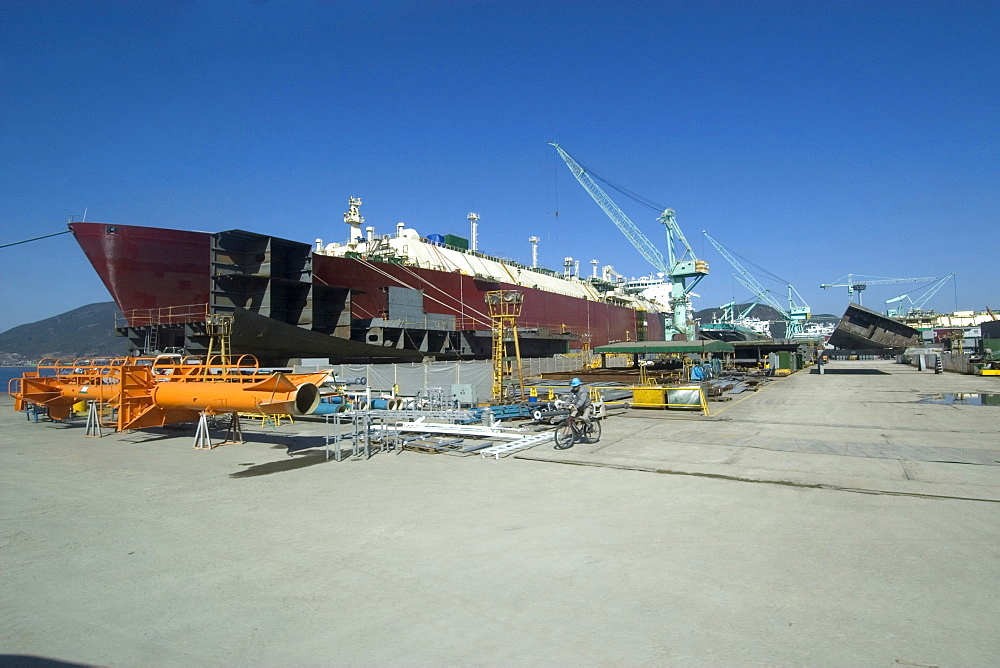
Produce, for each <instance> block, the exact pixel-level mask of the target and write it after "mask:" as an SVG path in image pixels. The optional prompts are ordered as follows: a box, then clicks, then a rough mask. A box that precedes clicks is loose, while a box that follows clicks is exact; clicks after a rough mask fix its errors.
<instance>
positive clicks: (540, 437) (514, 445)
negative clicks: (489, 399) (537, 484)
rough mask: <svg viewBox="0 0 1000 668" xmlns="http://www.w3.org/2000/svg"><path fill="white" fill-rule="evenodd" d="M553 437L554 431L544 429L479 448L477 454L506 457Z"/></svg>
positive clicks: (494, 457)
mask: <svg viewBox="0 0 1000 668" xmlns="http://www.w3.org/2000/svg"><path fill="white" fill-rule="evenodd" d="M554 437H555V432H551V431H545V432H542V433H540V434H535V435H533V436H522V437H521V438H519V439H517V440H515V441H508V442H507V443H498V444H496V445H492V446H490V447H488V448H485V449H483V450H481V451H480V453H479V454H480V455H481V456H482V457H483V458H486V457H492V458H493V459H500V458H501V457H506V456H507V455H510V454H513V453H514V452H516V451H518V450H526V449H528V448H533V447H535V446H536V445H541V444H542V443H548V442H549V441H551V440H552V439H553V438H554Z"/></svg>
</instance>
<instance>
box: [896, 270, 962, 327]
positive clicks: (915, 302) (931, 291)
mask: <svg viewBox="0 0 1000 668" xmlns="http://www.w3.org/2000/svg"><path fill="white" fill-rule="evenodd" d="M954 277H955V274H954V273H951V274H948V275H947V276H943V277H942V278H939V279H938V280H936V281H935V282H934V283H932V284H931V285H930V286H929V287H928V288H927V290H926V291H925V292H923V293H922V294H920V296H918V297H917V298H916V299H911V298H910V293H906V294H902V295H899V296H898V297H893V298H892V299H886V300H885V303H886V304H897V303H900V302H902V301H903V300H904V299H905V300H906V301H909V302H910V305H909V306H903V305H902V304H900V305H899V306H896V307H894V308H891V309H889V310H888V311H886V315H888V316H889V317H891V318H908V317H911V316H918V315H923V314H925V313H926V311H924V304H926V303H927V302H928V301H930V298H931V297H933V296H934V295H936V294H937V292H938V290H940V289H941V288H943V287H944V284H945V283H947V282H948V281H950V280H951V279H953V278H954ZM930 313H933V311H930Z"/></svg>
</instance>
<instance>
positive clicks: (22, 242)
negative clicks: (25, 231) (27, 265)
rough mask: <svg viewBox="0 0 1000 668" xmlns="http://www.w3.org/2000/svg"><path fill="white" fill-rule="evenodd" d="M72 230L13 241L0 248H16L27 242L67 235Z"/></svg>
mask: <svg viewBox="0 0 1000 668" xmlns="http://www.w3.org/2000/svg"><path fill="white" fill-rule="evenodd" d="M72 231H73V230H63V231H62V232H53V233H52V234H43V235H42V236H40V237H35V238H34V239H25V240H24V241H15V242H13V243H9V244H3V245H0V248H7V247H8V246H17V245H18V244H26V243H28V242H29V241H38V240H40V239H48V238H49V237H58V236H59V235H60V234H69V233H70V232H72Z"/></svg>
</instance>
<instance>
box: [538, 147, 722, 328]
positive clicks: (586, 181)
mask: <svg viewBox="0 0 1000 668" xmlns="http://www.w3.org/2000/svg"><path fill="white" fill-rule="evenodd" d="M549 145H550V146H554V147H555V149H556V151H558V152H559V155H560V157H562V159H563V161H564V162H565V163H566V166H567V167H569V171H570V172H572V173H573V176H575V177H576V180H577V181H579V182H580V185H582V186H583V188H584V190H586V191H587V192H588V193H589V194H590V196H591V197H593V198H594V201H595V202H597V204H598V205H599V206H600V207H601V208H602V209H604V213H606V214H608V217H609V218H611V220H612V221H614V223H615V225H617V226H618V229H619V230H621V232H622V234H624V235H625V238H626V239H628V240H629V241H631V242H632V245H633V246H635V248H636V250H638V251H639V253H640V254H641V255H642V256H643V257H644V258H646V261H647V262H649V263H650V264H651V265H653V267H654V268H655V269H656V270H657V271H658V272H661V273H662V274H663V275H664V276H666V277H668V278H669V279H670V308H671V310H672V311H673V324H672V326H670V327H668V332H667V333H668V334H671V335H675V334H683V335H684V336H685V337H686V338H687V339H688V340H689V341H690V340H692V339H694V326H693V324H692V325H689V324H688V312H689V311H690V308H691V298H690V297H689V296H688V295H689V294H690V292H691V290H692V289H694V286H696V285H697V284H698V282H699V281H700V280H701V279H702V278H704V277H705V276H706V275H707V274H708V263H707V262H705V261H703V260H699V259H697V258H696V257H695V255H694V251H693V250H692V249H691V245H690V244H689V243H688V242H687V239H686V238H684V233H683V232H681V228H680V226H679V225H678V224H677V219H676V218H675V217H674V211H673V209H663V212H662V213H661V214H660V216H659V220H660V222H661V223H663V226H664V228H665V229H666V234H667V257H666V258H664V257H663V253H661V252H660V251H659V249H658V248H656V246H654V245H653V244H652V242H650V240H649V239H647V238H646V235H644V234H643V233H642V231H641V230H639V228H638V227H636V226H635V223H633V222H632V221H631V220H630V219H629V217H628V216H626V215H625V213H624V212H622V210H621V209H620V208H618V205H617V204H615V203H614V202H613V201H612V200H611V198H610V197H608V195H607V194H606V193H605V192H604V190H602V189H601V187H600V186H599V185H597V182H596V181H595V180H594V179H593V178H592V177H591V176H590V174H589V173H588V172H587V170H586V169H584V168H583V167H581V166H580V163H578V162H577V161H576V160H574V159H573V157H572V156H571V155H570V154H569V153H567V152H566V151H564V150H563V149H562V147H561V146H559V144H555V143H551V142H550V144H549ZM647 206H648V204H647ZM676 244H682V245H683V251H682V252H681V253H680V254H678V253H677V249H676V248H675V245H676ZM688 279H691V282H690V284H688V283H687V281H688Z"/></svg>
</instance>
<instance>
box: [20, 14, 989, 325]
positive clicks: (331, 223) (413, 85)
mask: <svg viewBox="0 0 1000 668" xmlns="http://www.w3.org/2000/svg"><path fill="white" fill-rule="evenodd" d="M997 34H1000V4H998V3H995V2H961V1H949V2H920V1H912V0H911V1H908V2H850V1H841V2H824V3H802V2H723V1H718V2H712V1H706V2H695V1H691V2H670V1H660V2H614V3H612V2H587V1H580V0H577V1H568V0H567V1H549V2H546V1H539V2H477V1H475V0H466V1H462V2H458V1H443V0H442V1H427V2H403V1H390V0H381V1H379V0H375V1H368V2H364V3H361V2H320V1H298V2H296V1H285V2H280V1H277V0H273V1H270V2H267V1H265V2H255V1H251V0H245V1H235V0H234V1H221V0H211V1H209V0H186V1H178V2H168V1H163V2H126V1H124V0H123V1H120V2H86V1H83V0H78V1H65V2H46V1H44V0H26V1H23V2H22V1H12V0H0V113H2V115H0V155H2V160H0V244H2V243H10V242H13V241H19V240H21V239H26V238H29V237H34V236H38V235H42V234H48V233H52V232H58V231H61V230H64V229H65V223H66V219H67V216H69V215H76V216H78V217H79V216H81V215H82V214H83V213H84V211H86V212H87V220H90V221H101V222H108V223H118V224H139V225H150V226H161V227H173V228H180V229H196V230H204V231H213V232H214V231H219V230H224V229H231V228H243V229H248V230H252V231H255V232H261V233H267V234H273V235H277V236H283V237H287V238H291V239H296V240H301V241H306V242H311V241H312V240H313V239H315V238H317V237H321V238H323V239H324V240H327V241H335V240H341V239H342V238H345V237H346V230H347V227H346V225H344V224H343V222H342V213H343V212H344V211H345V210H346V205H347V199H348V197H350V196H357V197H361V198H362V199H363V200H364V205H363V206H362V214H363V215H364V216H365V218H366V219H367V223H368V224H372V225H375V226H376V228H377V229H378V231H379V232H390V231H392V230H393V229H394V226H395V224H396V222H397V221H405V222H406V223H407V224H408V225H409V226H412V227H416V228H417V229H418V230H419V231H421V233H423V234H431V233H442V234H444V233H454V234H459V235H462V236H468V222H467V221H466V215H467V214H468V212H470V211H475V212H477V213H479V214H480V216H481V217H482V219H481V221H480V227H479V229H480V248H481V249H483V250H486V251H488V252H491V253H493V254H496V255H502V256H506V257H510V258H513V259H515V260H518V261H521V262H525V263H527V262H530V257H531V255H530V245H529V243H528V241H527V239H528V237H529V236H531V235H537V236H539V237H540V238H541V240H542V241H541V244H540V246H539V256H540V261H541V263H542V264H544V265H546V266H549V267H552V268H556V269H558V268H559V267H560V266H561V263H562V259H563V257H565V256H572V257H574V258H577V259H579V260H580V261H581V267H583V269H582V271H585V272H589V269H590V260H591V259H597V260H599V261H600V262H601V264H602V265H603V264H612V265H614V266H615V268H616V269H617V270H618V271H619V272H621V273H622V274H625V275H628V276H640V275H642V274H645V273H648V272H649V271H650V267H649V266H648V265H647V264H646V263H645V261H644V260H643V259H642V257H641V256H640V255H639V253H638V252H637V251H635V250H634V249H633V248H632V247H631V245H630V244H629V242H628V241H627V240H626V239H625V238H624V237H623V236H622V234H621V233H620V232H619V231H618V230H617V228H616V227H615V226H614V225H613V224H612V222H611V221H610V219H608V218H607V217H606V216H605V214H604V213H603V212H602V211H601V210H600V209H599V208H598V206H597V205H596V204H595V203H594V202H593V201H592V200H591V199H590V197H589V196H588V195H587V194H586V192H585V191H584V190H583V189H582V188H581V187H580V185H579V184H578V183H577V182H576V181H575V180H574V179H573V177H572V175H571V174H570V172H569V170H568V169H567V168H566V166H565V165H564V164H563V163H562V161H561V160H560V159H559V157H558V155H557V154H556V152H555V150H554V149H553V148H552V147H551V146H548V145H547V142H559V143H560V144H561V145H562V146H563V147H564V148H565V149H566V150H567V151H568V152H569V153H570V154H572V155H573V156H574V157H575V158H576V159H577V160H579V161H580V162H581V163H582V164H584V165H585V166H587V167H588V168H590V169H592V170H593V171H595V172H597V173H598V174H600V175H601V176H603V177H605V178H607V179H609V180H611V181H613V182H615V183H618V184H621V185H622V186H624V187H626V188H628V189H629V190H631V191H634V192H637V193H640V194H642V195H643V196H645V197H647V198H649V199H650V200H653V201H655V202H657V203H661V204H663V205H665V206H669V207H671V208H673V209H674V210H675V211H676V212H677V213H676V215H677V220H678V222H679V223H680V225H681V227H682V229H683V230H684V232H685V234H686V235H687V237H688V239H689V240H690V242H691V244H692V246H693V247H694V249H695V252H696V254H697V255H699V256H700V257H702V258H703V259H706V260H708V261H709V262H710V263H711V266H712V273H711V275H710V276H709V277H707V278H706V279H705V280H704V281H702V283H701V284H700V285H699V286H698V288H697V289H696V290H695V292H696V293H697V294H698V295H700V297H698V298H696V299H695V307H696V308H706V307H709V306H717V305H719V304H722V303H724V302H727V301H730V300H732V299H734V298H735V299H737V300H747V299H748V296H749V293H748V292H747V291H746V290H745V289H743V288H742V287H740V286H739V285H738V284H737V283H736V281H735V280H734V279H733V278H732V273H733V270H732V269H731V267H730V266H729V265H728V264H727V263H726V262H725V260H723V259H722V257H721V256H719V255H718V253H717V252H716V251H715V250H714V249H713V248H712V247H711V246H710V245H709V244H708V243H707V242H706V241H705V240H704V238H703V237H702V235H701V230H703V229H704V230H708V232H709V233H710V234H711V235H712V236H713V237H715V238H716V239H718V240H719V241H720V242H721V243H723V244H724V245H725V246H727V247H728V248H730V250H732V251H734V252H735V253H737V254H739V255H741V256H742V257H744V258H746V259H748V260H750V261H752V262H753V263H755V264H756V265H759V266H760V267H763V268H765V269H767V270H768V271H769V272H770V273H772V274H774V275H777V276H780V277H782V278H784V279H785V280H787V281H790V282H791V283H792V284H794V285H795V287H796V288H797V290H798V291H799V292H800V293H801V294H802V295H803V296H804V297H805V299H806V301H808V302H809V304H810V306H811V307H812V309H813V312H814V313H820V312H829V313H835V314H837V315H839V314H841V313H842V312H843V310H844V307H845V306H846V303H847V295H846V290H844V289H837V290H821V289H820V288H819V285H820V284H821V283H831V282H834V281H836V280H837V279H839V278H842V277H844V276H845V275H846V274H848V273H853V274H861V275H868V276H882V277H914V276H935V275H937V276H940V275H944V274H947V273H951V272H956V273H957V278H956V282H955V286H954V287H951V286H949V287H946V288H944V289H943V290H942V291H941V292H939V293H938V295H937V296H936V298H935V299H934V300H933V301H932V302H931V303H930V304H928V306H931V307H935V308H937V309H938V310H939V311H947V310H952V309H955V308H956V307H957V308H960V309H983V308H984V307H985V306H987V305H989V306H991V307H994V308H996V307H1000V299H998V298H997V297H998V294H997V276H998V272H997V270H996V259H995V250H993V247H994V246H995V240H996V235H997V231H998V229H1000V226H998V213H997V212H998V211H1000V179H998V176H1000V157H998V156H1000V151H998V149H1000V141H998V133H997V126H996V120H995V118H996V114H997V110H998V109H1000V49H998V48H997V37H996V35H997ZM609 194H610V195H611V196H612V198H613V199H615V200H616V201H617V202H618V204H619V205H620V206H621V207H622V208H623V209H624V210H625V212H626V213H627V214H628V215H629V216H630V217H631V218H632V219H633V221H634V222H635V223H636V225H638V226H639V227H640V228H641V229H642V230H643V231H644V232H645V233H646V234H647V235H648V236H649V237H650V239H652V240H653V241H654V243H656V244H657V245H661V244H662V241H663V231H662V227H661V226H660V225H659V224H658V223H657V222H656V213H655V212H653V211H650V210H649V209H645V208H643V207H639V206H637V205H635V204H633V203H632V202H631V201H630V200H628V199H627V198H625V197H624V196H621V195H618V194H617V193H616V192H614V191H610V190H609ZM556 212H558V216H557V215H556ZM761 276H763V275H761ZM0 279H2V280H3V282H4V285H5V286H6V287H5V288H4V291H3V293H2V295H3V296H2V302H0V306H2V308H0V331H4V330H6V329H8V328H10V327H13V326H16V325H18V324H22V323H25V322H32V321H35V320H39V319H42V318H45V317H49V316H52V315H56V314H58V313H62V312H64V311H66V310H69V309H71V308H75V307H77V306H82V305H84V304H88V303H92V302H96V301H107V300H109V299H110V297H109V296H108V294H107V292H106V290H105V289H104V287H103V285H102V284H101V283H100V281H99V280H98V278H97V276H96V274H95V273H94V271H93V269H92V268H91V267H90V265H89V263H88V262H87V261H86V259H85V258H84V256H83V254H82V252H81V251H80V250H79V248H78V247H77V245H76V243H75V242H74V240H73V238H72V237H71V236H70V235H63V236H59V237H54V238H51V239H46V240H43V241H38V242H34V243H31V244H24V245H19V246H14V247H10V248H4V249H0ZM764 282H765V285H767V286H768V287H772V288H774V289H775V290H776V291H777V292H778V294H779V295H780V294H782V292H783V288H782V287H781V285H780V284H779V283H777V282H771V281H766V280H765V281H764ZM919 287H920V284H917V285H890V286H882V287H879V288H875V287H872V288H871V289H869V290H868V291H867V292H866V293H865V305H866V306H870V307H873V308H880V307H883V305H882V302H883V301H884V300H885V299H888V298H890V297H893V296H895V295H897V294H901V293H903V292H907V291H909V290H913V291H914V293H916V292H918V291H919ZM109 327H110V323H109Z"/></svg>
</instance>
